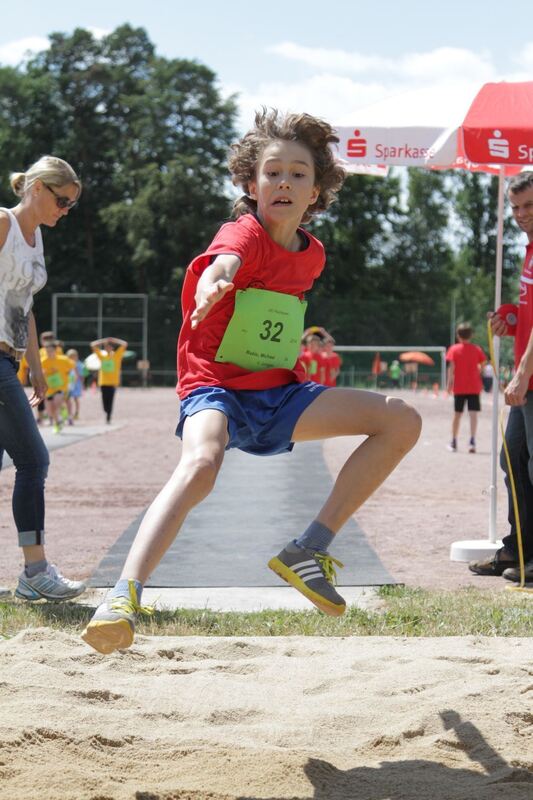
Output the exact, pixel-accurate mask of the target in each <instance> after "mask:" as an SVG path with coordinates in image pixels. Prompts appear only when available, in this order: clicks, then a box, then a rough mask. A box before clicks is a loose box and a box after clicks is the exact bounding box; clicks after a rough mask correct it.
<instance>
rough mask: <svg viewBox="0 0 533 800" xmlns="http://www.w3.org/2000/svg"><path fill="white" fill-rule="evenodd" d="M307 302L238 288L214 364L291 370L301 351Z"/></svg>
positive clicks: (262, 290)
mask: <svg viewBox="0 0 533 800" xmlns="http://www.w3.org/2000/svg"><path fill="white" fill-rule="evenodd" d="M306 308H307V303H306V302H304V301H302V300H299V299H298V298H297V297H294V295H291V294H283V293H282V292H269V291H267V290H266V289H239V290H237V292H236V293H235V310H234V312H233V316H232V318H231V319H230V321H229V324H228V327H227V328H226V332H225V333H224V336H223V338H222V341H221V342H220V346H219V348H218V350H217V354H216V356H215V361H221V362H229V363H231V364H236V365H237V366H238V367H242V368H243V369H247V370H250V371H251V372H259V371H261V370H264V369H274V368H283V369H293V367H294V365H295V364H296V360H297V358H298V353H299V352H300V340H301V338H302V333H303V329H304V315H305V309H306Z"/></svg>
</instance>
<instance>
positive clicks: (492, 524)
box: [489, 166, 505, 543]
mask: <svg viewBox="0 0 533 800" xmlns="http://www.w3.org/2000/svg"><path fill="white" fill-rule="evenodd" d="M504 202H505V178H504V167H503V166H501V167H500V174H499V176H498V226H497V232H496V280H495V287H494V309H495V310H496V309H497V308H499V307H500V306H501V303H502V271H503V269H502V267H503V212H504ZM494 372H495V375H494V378H493V386H494V390H493V392H492V448H491V483H490V510H489V539H490V541H491V542H493V543H494V542H496V539H497V535H496V510H497V490H496V483H497V479H498V400H499V387H500V338H499V336H495V337H494Z"/></svg>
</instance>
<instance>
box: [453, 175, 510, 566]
mask: <svg viewBox="0 0 533 800" xmlns="http://www.w3.org/2000/svg"><path fill="white" fill-rule="evenodd" d="M504 178H505V173H504V167H503V166H502V167H500V174H499V181H498V224H497V234H496V277H495V289H494V310H496V309H497V308H499V307H500V305H501V300H502V265H503V211H504V201H505V179H504ZM499 363H500V339H499V337H498V336H495V337H494V372H495V374H494V379H493V386H494V389H493V392H492V445H491V482H490V489H489V497H490V508H489V538H488V539H467V540H465V541H460V542H453V543H452V545H451V548H450V559H451V560H452V561H471V560H477V559H479V558H484V557H488V556H491V555H492V554H493V553H494V552H495V551H496V550H497V548H498V546H499V544H498V543H497V538H498V537H497V534H496V510H497V503H496V500H497V497H496V495H497V492H496V484H497V478H498V426H499V422H498V399H499V388H500V375H499V372H500V368H499Z"/></svg>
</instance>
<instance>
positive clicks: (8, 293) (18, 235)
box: [0, 208, 47, 355]
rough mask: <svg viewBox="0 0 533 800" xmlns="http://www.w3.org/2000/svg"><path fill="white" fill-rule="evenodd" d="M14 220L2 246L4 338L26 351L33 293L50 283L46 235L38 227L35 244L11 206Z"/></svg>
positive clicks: (0, 325) (0, 320) (0, 333)
mask: <svg viewBox="0 0 533 800" xmlns="http://www.w3.org/2000/svg"><path fill="white" fill-rule="evenodd" d="M0 211H5V212H6V213H7V215H8V217H9V221H10V223H11V225H10V228H9V232H8V234H7V239H6V242H5V244H4V246H3V247H2V249H1V250H0V342H6V344H8V345H9V346H10V347H13V348H15V350H17V351H19V353H20V355H23V353H24V351H25V350H26V347H27V345H28V319H29V315H30V311H31V307H32V306H33V295H34V294H35V293H36V292H38V291H39V290H40V289H42V288H43V286H44V285H45V283H46V278H47V275H46V266H45V263H44V253H43V238H42V236H41V231H40V229H39V228H37V229H36V231H35V247H30V245H29V244H28V243H27V241H26V240H25V238H24V236H23V235H22V231H21V229H20V226H19V224H18V221H17V218H16V217H15V215H14V214H13V212H12V211H10V210H9V209H8V208H0Z"/></svg>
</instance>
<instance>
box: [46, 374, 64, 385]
mask: <svg viewBox="0 0 533 800" xmlns="http://www.w3.org/2000/svg"><path fill="white" fill-rule="evenodd" d="M46 385H47V386H48V388H49V389H61V387H62V386H63V378H62V377H61V375H60V374H59V372H53V373H52V374H51V375H47V376H46Z"/></svg>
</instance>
